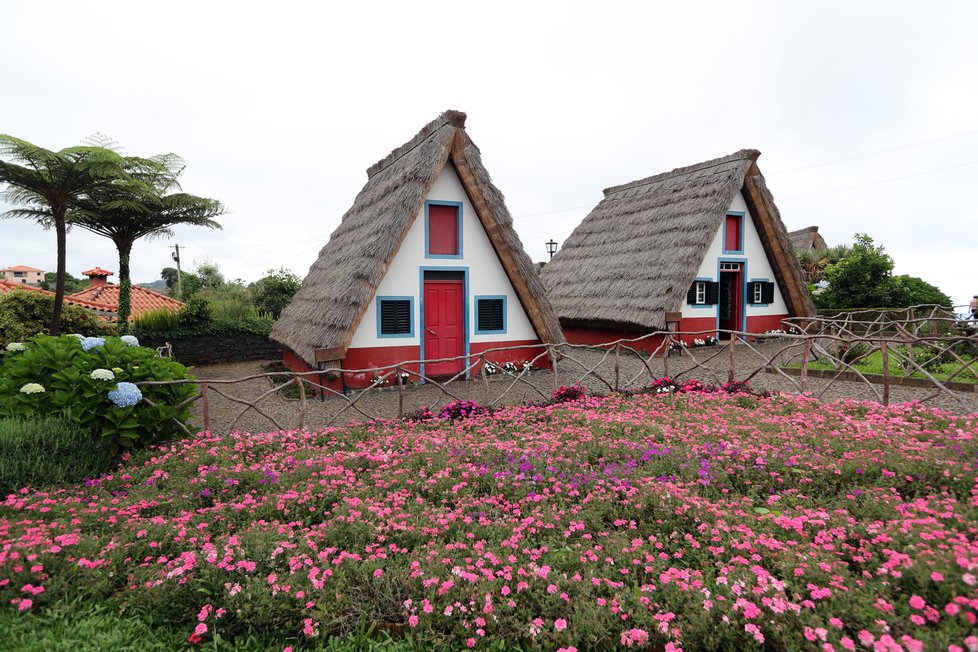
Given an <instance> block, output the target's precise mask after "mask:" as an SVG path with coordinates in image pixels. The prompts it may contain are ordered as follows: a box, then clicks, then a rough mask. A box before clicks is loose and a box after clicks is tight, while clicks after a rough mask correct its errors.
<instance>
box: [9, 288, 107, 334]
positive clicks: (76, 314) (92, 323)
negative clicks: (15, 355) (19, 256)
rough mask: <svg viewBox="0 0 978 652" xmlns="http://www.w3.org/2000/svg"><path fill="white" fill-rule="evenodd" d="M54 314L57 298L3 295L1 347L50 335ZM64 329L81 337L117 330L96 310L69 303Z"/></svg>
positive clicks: (20, 293)
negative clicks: (36, 336) (49, 329)
mask: <svg viewBox="0 0 978 652" xmlns="http://www.w3.org/2000/svg"><path fill="white" fill-rule="evenodd" d="M53 312H54V297H53V296H51V295H50V294H45V293H43V292H36V291H32V290H14V291H13V292H7V293H5V294H0V348H3V347H4V346H6V345H7V344H8V343H9V342H23V341H24V340H26V339H28V338H30V337H33V336H34V335H38V334H41V333H43V334H45V335H46V334H47V333H48V327H49V326H50V325H51V315H52V314H53ZM61 330H62V332H65V333H81V334H82V335H111V334H113V333H114V332H115V328H114V327H113V326H112V325H111V324H109V323H108V322H106V321H105V320H104V319H102V318H101V317H99V316H98V314H96V313H95V312H94V311H92V310H89V309H87V308H82V307H81V306H75V305H72V304H70V303H66V304H64V306H63V307H62V311H61Z"/></svg>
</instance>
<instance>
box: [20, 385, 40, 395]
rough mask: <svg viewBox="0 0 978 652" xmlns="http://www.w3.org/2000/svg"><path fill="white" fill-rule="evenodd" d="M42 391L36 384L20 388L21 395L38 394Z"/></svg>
mask: <svg viewBox="0 0 978 652" xmlns="http://www.w3.org/2000/svg"><path fill="white" fill-rule="evenodd" d="M43 391H44V388H43V387H42V386H41V385H38V384H37V383H27V384H26V385H24V386H23V387H21V388H20V392H21V394H40V393H42V392H43Z"/></svg>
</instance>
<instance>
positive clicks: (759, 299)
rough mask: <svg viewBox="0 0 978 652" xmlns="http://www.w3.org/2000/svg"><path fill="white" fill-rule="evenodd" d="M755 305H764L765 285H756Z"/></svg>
mask: <svg viewBox="0 0 978 652" xmlns="http://www.w3.org/2000/svg"><path fill="white" fill-rule="evenodd" d="M754 303H764V284H763V283H760V282H756V283H754Z"/></svg>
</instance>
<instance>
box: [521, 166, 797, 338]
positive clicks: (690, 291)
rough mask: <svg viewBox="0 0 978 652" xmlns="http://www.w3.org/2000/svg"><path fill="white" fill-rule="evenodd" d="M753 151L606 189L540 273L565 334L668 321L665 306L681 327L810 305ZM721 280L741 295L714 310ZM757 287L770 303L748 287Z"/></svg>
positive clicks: (740, 322) (651, 326) (737, 321)
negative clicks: (724, 309)
mask: <svg viewBox="0 0 978 652" xmlns="http://www.w3.org/2000/svg"><path fill="white" fill-rule="evenodd" d="M758 156H759V152H757V151H756V150H741V151H739V152H735V153H734V154H731V155H729V156H724V157H722V158H718V159H714V160H711V161H705V162H703V163H698V164H696V165H691V166H688V167H683V168H678V169H676V170H673V171H671V172H666V173H664V174H658V175H655V176H651V177H647V178H645V179H640V180H638V181H633V182H631V183H627V184H624V185H621V186H615V187H612V188H608V189H607V190H605V191H604V199H603V200H602V201H601V202H600V203H599V204H598V205H597V206H596V207H595V208H594V209H593V210H592V211H591V213H590V214H588V216H587V217H586V218H585V219H584V221H583V222H582V223H581V224H580V225H579V226H578V227H577V229H575V230H574V232H573V234H572V235H571V236H570V237H569V238H568V239H567V241H566V242H565V243H564V245H563V247H562V248H561V250H560V251H559V252H558V253H557V255H556V256H554V258H553V260H551V261H550V262H549V263H548V264H547V265H546V266H545V267H544V268H543V270H542V271H541V273H540V274H541V279H542V280H543V282H544V285H545V286H546V287H547V291H548V294H549V297H550V301H551V303H552V304H553V306H554V309H555V310H556V312H557V314H558V316H559V318H560V321H561V324H562V325H563V327H564V329H565V334H567V337H568V339H569V340H570V341H575V338H574V337H572V336H571V334H570V332H569V330H568V329H599V330H600V329H607V330H608V331H609V334H613V332H615V331H632V332H643V333H647V332H651V331H654V330H664V329H665V328H666V327H667V315H669V316H671V317H672V318H673V319H672V320H670V321H673V320H675V317H676V315H675V313H679V312H682V313H683V315H682V322H683V323H682V329H683V330H686V329H687V327H688V326H690V325H695V326H697V327H704V328H708V327H710V326H709V324H710V323H713V322H714V321H715V322H716V323H718V324H719V323H720V322H721V319H725V318H730V319H731V320H732V321H730V324H731V325H736V326H737V327H738V328H736V329H734V330H740V327H748V328H750V327H751V326H755V327H761V324H760V323H757V324H756V325H755V324H752V323H751V320H750V318H751V317H760V316H762V315H764V316H766V317H767V318H766V319H764V320H762V321H763V325H765V326H770V325H772V324H775V325H776V324H777V319H772V318H774V317H783V316H784V315H787V314H790V315H809V314H812V313H813V311H814V308H813V306H812V303H811V299H810V298H809V296H808V293H807V291H806V288H805V284H804V281H803V277H802V273H801V269H800V267H799V265H798V262H797V260H796V259H795V256H794V255H793V253H792V247H791V243H790V241H789V239H788V234H787V231H786V229H785V227H784V224H783V223H782V221H781V216H780V213H779V212H778V208H777V206H775V204H774V199H773V197H772V196H771V193H770V192H769V191H768V189H767V185H766V184H765V181H764V177H763V176H762V175H761V172H760V170H759V169H758V167H757V157H758ZM728 227H729V228H728ZM737 229H740V233H739V235H738V233H737ZM728 231H729V233H728ZM758 241H759V242H758ZM721 263H722V264H721ZM760 271H763V273H762V274H761V276H762V277H763V278H761V279H758V278H757V277H755V274H756V273H758V272H760ZM735 272H736V273H737V274H740V276H738V277H736V278H734V277H733V274H734V273H735ZM725 274H726V276H724V275H725ZM727 277H729V278H727ZM721 281H729V282H728V283H726V285H727V286H728V287H729V288H730V291H731V292H739V294H736V295H731V300H732V301H733V300H735V299H736V300H744V304H745V305H743V306H734V307H735V308H737V309H738V310H739V312H737V313H735V314H732V315H714V314H713V313H711V312H709V310H704V308H707V307H710V306H714V308H713V310H714V312H716V310H717V308H716V306H718V304H719V296H717V294H718V293H719V292H720V287H719V284H720V283H721ZM749 281H750V285H751V286H750V287H747V285H746V284H748V282H749ZM696 282H698V283H702V284H703V285H702V287H701V288H697V287H696ZM754 283H765V284H766V285H765V286H764V287H755V286H754V285H753V284H754ZM738 287H739V289H738ZM755 289H756V290H757V292H758V295H757V298H758V299H761V298H765V299H767V300H768V301H769V303H762V302H760V301H758V302H755V301H753V296H751V297H747V296H746V295H747V294H748V291H750V292H753V291H754V290H755ZM697 291H700V292H701V296H699V297H697V296H696V295H695V293H696V292H697ZM768 295H771V296H768ZM776 306H777V307H776ZM762 307H763V309H762ZM693 309H698V310H693ZM773 312H774V313H776V314H772V313H773ZM754 321H755V322H759V320H756V319H755V320H754ZM717 327H722V326H717Z"/></svg>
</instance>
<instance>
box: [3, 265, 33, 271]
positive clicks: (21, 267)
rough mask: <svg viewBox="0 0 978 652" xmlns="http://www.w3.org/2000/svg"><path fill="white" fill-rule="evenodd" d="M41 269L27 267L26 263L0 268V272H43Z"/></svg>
mask: <svg viewBox="0 0 978 652" xmlns="http://www.w3.org/2000/svg"><path fill="white" fill-rule="evenodd" d="M43 271H44V270H43V269H38V268H36V267H28V266H27V265H14V266H13V267H7V268H6V269H0V272H43Z"/></svg>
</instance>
